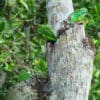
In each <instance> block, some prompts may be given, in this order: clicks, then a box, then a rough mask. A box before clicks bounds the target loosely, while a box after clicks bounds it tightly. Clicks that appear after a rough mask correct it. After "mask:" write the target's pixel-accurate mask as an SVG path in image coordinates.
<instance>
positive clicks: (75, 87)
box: [47, 0, 94, 100]
mask: <svg viewBox="0 0 100 100" xmlns="http://www.w3.org/2000/svg"><path fill="white" fill-rule="evenodd" d="M47 11H48V22H49V25H51V27H52V28H53V31H54V32H55V35H57V34H56V33H57V30H58V29H59V28H60V27H63V25H62V24H61V22H62V21H63V20H64V19H65V18H66V19H67V17H68V16H69V14H70V13H71V12H72V11H73V7H72V2H71V0H48V1H47ZM93 60H94V52H93V49H92V46H91V45H90V43H89V42H88V39H87V38H86V36H85V31H84V25H82V24H78V23H75V24H73V27H70V28H69V29H68V30H67V31H66V34H65V35H61V36H60V37H59V39H58V40H57V42H56V43H55V44H54V45H52V44H51V43H47V64H48V75H49V77H50V83H51V85H50V86H51V90H52V93H51V95H50V96H49V97H48V99H49V100H88V94H89V89H90V83H91V77H92V71H93Z"/></svg>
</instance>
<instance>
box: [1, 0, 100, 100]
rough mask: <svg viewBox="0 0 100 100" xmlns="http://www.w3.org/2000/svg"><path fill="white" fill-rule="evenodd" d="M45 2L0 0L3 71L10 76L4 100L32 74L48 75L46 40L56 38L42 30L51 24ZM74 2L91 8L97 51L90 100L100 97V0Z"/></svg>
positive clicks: (90, 31)
mask: <svg viewBox="0 0 100 100" xmlns="http://www.w3.org/2000/svg"><path fill="white" fill-rule="evenodd" d="M45 5H46V3H45V0H0V72H2V71H3V72H5V73H6V75H7V78H6V81H5V83H4V86H3V87H1V88H0V98H1V99H2V100H3V99H4V97H5V95H6V93H7V89H8V88H9V87H11V86H12V85H14V84H15V83H17V82H19V81H24V80H27V79H29V78H30V77H31V75H37V76H38V77H44V78H45V76H46V71H47V70H46V62H45V43H46V41H47V40H48V39H51V40H55V37H53V36H52V35H50V36H49V35H48V36H46V35H45V34H41V33H42V32H41V27H40V29H38V26H39V25H40V26H41V24H42V28H43V27H44V25H45V24H47V16H46V9H45ZM73 5H74V8H75V9H78V8H81V7H85V8H87V9H88V15H87V18H88V24H87V26H86V33H87V34H89V35H90V36H91V37H92V38H93V42H94V44H95V47H96V51H97V53H96V58H95V61H94V72H93V79H92V86H91V90H90V94H89V100H100V1H99V0H80V1H79V0H73ZM46 27H48V26H47V25H46ZM50 32H51V31H50V29H49V28H48V33H50Z"/></svg>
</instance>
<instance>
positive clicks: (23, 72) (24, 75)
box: [18, 70, 31, 81]
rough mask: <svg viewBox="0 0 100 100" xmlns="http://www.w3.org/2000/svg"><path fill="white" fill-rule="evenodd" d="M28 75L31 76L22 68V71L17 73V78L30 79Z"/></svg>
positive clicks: (20, 79)
mask: <svg viewBox="0 0 100 100" xmlns="http://www.w3.org/2000/svg"><path fill="white" fill-rule="evenodd" d="M30 77H31V75H30V73H28V72H27V71H26V70H22V71H21V72H20V73H19V78H18V80H19V81H25V80H28V79H30Z"/></svg>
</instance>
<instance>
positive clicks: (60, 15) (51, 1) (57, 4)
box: [46, 0, 73, 36]
mask: <svg viewBox="0 0 100 100" xmlns="http://www.w3.org/2000/svg"><path fill="white" fill-rule="evenodd" d="M46 8H47V16H48V23H49V25H50V26H51V27H52V29H53V31H54V33H55V35H56V36H57V34H56V33H57V30H58V29H59V28H61V27H63V23H62V22H63V20H67V18H68V16H69V15H70V14H71V13H72V12H73V6H72V0H47V6H46Z"/></svg>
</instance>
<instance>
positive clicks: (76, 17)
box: [67, 8, 88, 24]
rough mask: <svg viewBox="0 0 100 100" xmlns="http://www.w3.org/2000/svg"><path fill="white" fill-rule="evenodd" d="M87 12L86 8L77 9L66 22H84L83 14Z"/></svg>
mask: <svg viewBox="0 0 100 100" xmlns="http://www.w3.org/2000/svg"><path fill="white" fill-rule="evenodd" d="M87 13H88V10H87V9H86V8H81V9H78V10H76V11H75V12H73V13H72V14H71V15H70V16H69V17H68V20H67V22H68V23H74V22H82V23H83V24H84V21H86V18H85V16H86V15H87Z"/></svg>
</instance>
